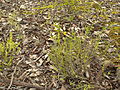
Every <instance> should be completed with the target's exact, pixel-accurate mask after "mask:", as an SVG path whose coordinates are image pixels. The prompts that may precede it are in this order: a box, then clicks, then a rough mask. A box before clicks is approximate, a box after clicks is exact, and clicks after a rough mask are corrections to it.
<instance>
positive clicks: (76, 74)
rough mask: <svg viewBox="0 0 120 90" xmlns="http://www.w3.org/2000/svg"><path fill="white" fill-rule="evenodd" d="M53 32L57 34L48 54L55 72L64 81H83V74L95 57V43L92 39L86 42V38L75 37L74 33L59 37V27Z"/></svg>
mask: <svg viewBox="0 0 120 90" xmlns="http://www.w3.org/2000/svg"><path fill="white" fill-rule="evenodd" d="M58 26H59V25H58ZM55 30H56V31H58V32H57V33H56V36H53V38H54V40H55V44H54V45H53V46H52V47H51V51H50V54H49V58H50V60H51V61H52V62H53V65H54V66H55V70H57V71H58V73H59V74H60V78H62V79H64V80H65V79H66V78H69V79H70V78H72V79H73V78H79V79H83V78H84V75H83V73H84V72H86V71H87V70H89V65H90V63H91V61H92V60H93V58H94V57H96V56H97V53H96V52H97V48H98V46H97V42H96V41H95V40H93V39H91V40H87V39H88V38H87V37H86V36H76V34H75V33H74V32H71V35H70V36H68V37H61V34H62V33H61V32H62V31H60V27H56V29H55ZM56 68H57V69H56Z"/></svg>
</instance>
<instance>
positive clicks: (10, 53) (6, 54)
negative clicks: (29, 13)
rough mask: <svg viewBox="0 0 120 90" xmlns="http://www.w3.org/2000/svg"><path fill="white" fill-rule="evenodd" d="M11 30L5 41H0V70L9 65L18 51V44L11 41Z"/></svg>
mask: <svg viewBox="0 0 120 90" xmlns="http://www.w3.org/2000/svg"><path fill="white" fill-rule="evenodd" d="M12 38H13V36H12V32H10V35H9V38H8V39H7V41H6V42H0V70H3V68H4V67H5V66H7V67H8V66H11V64H12V61H13V59H14V56H15V55H16V54H18V52H19V51H20V47H18V45H19V44H20V43H16V42H14V41H13V39H12Z"/></svg>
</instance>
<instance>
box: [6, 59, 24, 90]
mask: <svg viewBox="0 0 120 90" xmlns="http://www.w3.org/2000/svg"><path fill="white" fill-rule="evenodd" d="M22 60H23V59H21V60H20V61H18V63H17V65H18V64H19V63H20V62H21V61H22ZM17 65H16V67H15V69H14V72H13V73H12V77H11V81H10V84H9V86H8V88H7V90H9V89H10V87H11V86H12V83H13V79H14V74H15V72H16V69H17Z"/></svg>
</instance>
